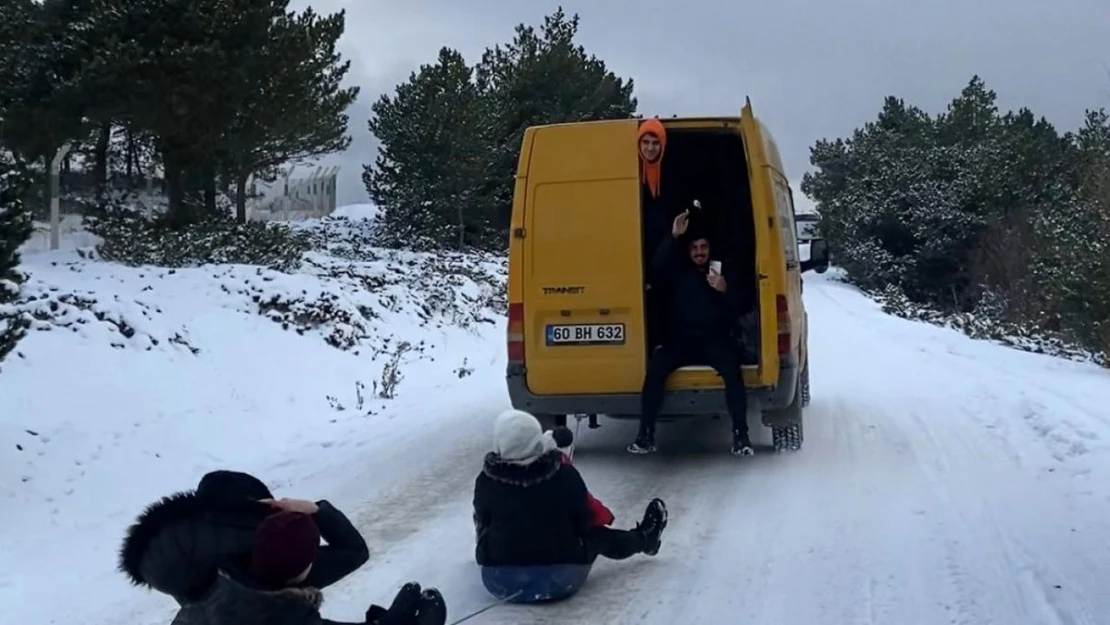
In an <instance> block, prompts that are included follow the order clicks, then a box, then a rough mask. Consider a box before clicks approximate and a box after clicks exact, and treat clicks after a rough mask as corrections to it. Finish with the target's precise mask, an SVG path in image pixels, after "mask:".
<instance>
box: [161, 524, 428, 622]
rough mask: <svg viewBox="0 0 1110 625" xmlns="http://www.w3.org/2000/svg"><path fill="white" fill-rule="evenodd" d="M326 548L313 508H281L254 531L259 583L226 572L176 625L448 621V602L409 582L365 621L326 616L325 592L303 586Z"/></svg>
mask: <svg viewBox="0 0 1110 625" xmlns="http://www.w3.org/2000/svg"><path fill="white" fill-rule="evenodd" d="M319 550H320V529H319V528H318V527H317V526H316V523H315V522H314V521H313V520H312V516H311V515H310V514H306V513H304V512H291V511H284V510H283V511H279V512H275V513H274V514H271V515H270V516H268V517H266V519H264V520H263V521H262V523H261V524H260V525H259V526H258V529H257V530H256V531H255V534H254V545H253V548H252V550H251V554H250V565H249V569H248V570H249V574H250V578H251V581H252V582H253V583H246V582H244V581H242V580H237V579H233V578H232V577H230V576H229V575H227V574H221V575H220V577H219V579H218V581H217V583H216V584H215V585H214V586H213V588H212V589H211V590H209V591H208V592H207V593H206V594H205V596H204V597H202V598H201V599H200V601H198V602H197V603H196V604H194V605H193V606H192V607H193V609H191V610H182V611H181V612H180V613H178V617H177V618H176V619H174V621H173V625H444V624H445V623H446V622H447V606H446V603H445V602H444V600H443V596H442V595H441V594H440V593H439V591H438V590H436V589H434V588H428V589H423V590H422V589H421V588H420V585H419V584H414V583H413V584H406V585H405V586H404V587H403V588H402V589H401V591H400V592H399V593H398V594H397V598H396V599H394V601H393V604H392V605H391V606H390V607H389V609H385V608H382V607H379V606H371V607H370V609H369V610H367V612H366V616H365V620H364V621H362V622H361V623H349V622H344V621H333V620H330V619H325V618H323V617H322V616H320V607H321V605H322V604H323V593H322V592H321V591H320V590H319V589H316V588H312V587H306V586H299V585H298V584H300V583H301V582H303V581H304V580H305V579H306V578H307V577H308V575H309V572H310V571H311V570H312V567H313V565H314V564H315V562H316V557H317V554H318V553H319Z"/></svg>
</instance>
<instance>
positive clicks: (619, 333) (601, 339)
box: [547, 323, 624, 345]
mask: <svg viewBox="0 0 1110 625" xmlns="http://www.w3.org/2000/svg"><path fill="white" fill-rule="evenodd" d="M547 344H548V345H624V324H623V323H584V324H575V325H559V326H547Z"/></svg>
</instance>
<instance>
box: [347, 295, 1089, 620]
mask: <svg viewBox="0 0 1110 625" xmlns="http://www.w3.org/2000/svg"><path fill="white" fill-rule="evenodd" d="M806 286H807V289H806V299H807V302H808V303H809V305H810V318H811V320H812V321H811V323H812V330H811V332H812V335H811V338H810V341H811V350H812V354H813V364H812V367H813V369H812V372H813V392H814V399H813V404H812V406H811V408H810V409H809V413H808V414H807V438H808V440H807V444H806V448H805V450H804V452H802V453H798V454H791V455H782V456H776V455H770V454H769V455H763V456H757V457H755V458H752V459H736V458H733V457H731V456H729V455H728V454H727V453H726V451H725V448H726V442H725V441H726V440H727V433H726V431H725V425H724V424H723V422H720V421H717V422H710V421H701V422H687V423H677V424H671V425H669V426H668V427H666V429H665V430H663V432H662V433H661V440H660V443H661V447H662V449H661V452H660V453H659V454H658V455H655V456H649V457H630V456H629V455H628V454H626V453H625V452H624V451H623V446H624V445H625V444H626V443H627V441H628V439H629V437H630V436H631V435H632V433H633V430H632V426H631V425H629V424H622V423H616V422H612V421H604V420H603V421H602V423H603V427H602V428H601V429H598V430H595V431H588V430H587V429H586V428H585V427H583V428H582V429H581V436H580V439H581V440H580V443H579V447H578V452H577V454H576V458H575V461H576V463H577V465H578V466H579V467H580V469H581V471H582V472H583V474H584V475H585V476H586V479H587V482H588V484H589V485H590V487H591V489H592V490H593V491H594V492H595V493H596V494H597V495H598V496H600V497H601V498H602V499H603V500H604V501H606V502H607V503H609V504H610V505H611V506H612V507H613V508H614V510H615V511H617V514H618V524H622V523H623V524H629V523H633V522H634V521H635V520H637V519H638V518H639V515H640V512H641V510H642V506H643V504H644V503H646V502H647V501H648V499H650V498H651V497H662V498H663V499H664V500H666V501H667V502H668V504H669V507H670V509H671V524H670V526H669V528H668V530H667V534H666V540H665V543H664V548H663V550H662V551H661V553H660V555H659V556H658V557H657V558H655V559H649V558H637V559H634V560H631V561H626V562H620V563H610V562H601V563H599V565H598V566H597V567H595V569H594V573H593V576H592V578H591V583H590V584H589V586H588V587H587V588H586V589H585V590H584V591H583V592H582V594H580V595H579V596H578V597H577V598H575V599H574V600H571V601H568V602H566V603H563V604H559V605H554V606H549V607H543V608H520V607H498V608H495V609H494V610H491V611H489V612H487V613H485V614H483V615H481V616H479V617H477V618H475V619H474V620H473V621H471V622H474V623H491V624H492V623H504V624H518V623H561V624H568V623H660V624H673V623H700V624H706V625H709V624H716V623H720V624H722V625H725V624H733V623H760V624H763V625H770V624H775V625H780V624H781V625H791V624H796V623H822V624H826V623H827V624H830V625H831V624H837V625H840V624H856V623H859V624H863V623H867V624H885V623H889V624H891V625H894V624H897V625H909V624H921V625H936V624H941V623H953V624H969V625H970V624H975V625H988V624H991V623H998V624H999V625H1013V624H1015V623H1022V624H1030V625H1031V624H1034V623H1044V624H1046V625H1064V624H1067V625H1078V624H1087V623H1090V624H1095V623H1106V622H1110V596H1107V595H1106V593H1104V592H1103V591H1104V589H1105V588H1106V585H1107V583H1110V557H1107V556H1108V555H1110V553H1108V547H1107V545H1108V543H1107V541H1106V536H1107V535H1110V532H1108V530H1110V506H1108V503H1107V502H1108V499H1107V495H1108V493H1110V485H1108V484H1107V483H1106V482H1105V481H1104V480H1099V478H1098V477H1097V476H1098V474H1099V473H1101V470H1100V469H1102V468H1103V467H1105V465H1106V459H1107V455H1106V446H1105V441H1106V440H1107V436H1106V435H1107V433H1108V421H1110V403H1108V400H1110V375H1107V373H1106V372H1104V371H1098V370H1097V369H1094V368H1091V367H1087V366H1083V365H1077V364H1073V363H1069V362H1065V361H1061V360H1055V359H1051V358H1046V357H1040V356H1034V355H1030V354H1024V353H1019V352H1016V351H1012V350H1007V349H1004V348H1000V347H996V346H993V345H989V344H985V343H981V342H973V341H970V340H968V339H966V338H964V337H962V336H960V335H958V334H956V333H954V332H951V331H946V330H943V329H939V328H933V327H929V326H925V325H921V324H915V323H911V322H907V321H904V320H900V319H896V318H893V317H889V316H886V315H883V314H882V313H881V312H880V311H879V310H878V307H877V305H876V304H874V303H873V302H871V301H870V300H867V299H865V298H863V297H862V296H860V295H859V294H858V293H856V292H855V291H854V290H853V289H852V288H851V287H848V286H845V285H842V284H837V283H834V282H830V281H827V280H824V279H822V278H808V277H807V285H806ZM501 401H502V400H501V399H500V397H494V398H491V400H490V402H489V403H488V405H482V403H481V402H478V403H475V404H473V405H470V406H466V407H465V410H464V411H463V413H464V414H465V413H467V412H470V411H473V412H472V414H466V415H465V416H463V415H459V416H461V417H462V418H459V419H452V421H453V427H452V428H445V429H444V430H443V431H441V432H440V433H439V435H440V436H445V435H446V436H457V437H458V438H457V439H456V442H457V444H456V445H455V446H454V447H453V449H452V450H451V452H450V453H446V454H443V455H440V456H438V461H435V460H431V459H428V460H427V461H426V462H425V463H418V464H422V465H421V466H418V467H414V472H413V473H412V474H411V479H410V481H409V482H408V483H406V484H398V485H396V486H397V488H396V489H395V490H394V493H395V494H394V495H385V496H383V497H381V498H379V499H377V500H372V501H370V502H368V503H367V504H366V506H365V507H364V508H362V513H361V514H360V515H359V521H360V522H362V523H363V528H364V530H365V531H366V533H367V537H368V538H369V539H370V540H371V541H372V542H373V543H374V550H375V555H374V558H373V561H372V563H371V564H370V565H369V566H368V567H367V570H366V571H365V572H363V573H360V574H359V575H357V576H355V577H354V578H353V579H351V580H349V581H348V582H347V583H345V584H344V585H343V586H342V587H340V588H337V589H336V590H335V591H334V592H332V597H331V598H330V601H331V602H332V606H333V607H336V608H338V605H337V604H343V605H344V606H346V605H350V606H351V608H352V609H354V608H355V607H356V606H361V605H362V604H363V603H364V602H365V601H366V599H367V598H368V597H367V594H366V591H367V589H376V590H377V592H378V594H379V595H380V594H384V593H386V591H387V590H388V589H392V588H393V587H394V586H396V585H397V584H399V583H400V582H401V581H403V580H407V579H419V580H424V581H426V582H428V583H434V584H437V585H439V586H440V587H441V588H442V589H443V590H444V591H445V593H446V595H447V596H448V597H449V599H450V600H451V607H452V614H453V616H455V617H459V616H462V615H463V614H464V613H465V612H468V611H470V610H471V609H474V608H478V607H481V606H482V605H484V604H485V603H486V602H487V601H488V599H487V597H486V595H485V593H484V591H483V590H482V588H481V585H480V583H479V581H478V579H477V575H476V571H475V568H474V566H473V564H472V560H471V548H472V544H473V528H472V526H471V522H470V514H469V513H470V508H469V506H470V493H471V484H472V480H473V477H474V472H475V470H476V468H477V466H478V462H479V459H480V457H481V454H482V453H483V452H484V451H485V449H486V444H487V443H486V438H487V435H488V423H489V416H490V415H491V414H492V413H493V412H494V411H496V410H497V409H499V408H500V407H501V405H502V404H501ZM452 430H454V433H453V434H452V433H451V431H452ZM431 434H432V433H429V435H431ZM418 449H419V447H413V448H412V450H411V453H412V455H413V456H417V455H419V456H421V457H424V458H427V456H424V455H423V454H421V453H420V452H419V451H418ZM398 494H399V495H398ZM344 611H346V610H344Z"/></svg>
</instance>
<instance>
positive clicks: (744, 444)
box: [732, 430, 755, 456]
mask: <svg viewBox="0 0 1110 625" xmlns="http://www.w3.org/2000/svg"><path fill="white" fill-rule="evenodd" d="M732 455H734V456H754V455H755V448H754V447H752V441H751V439H750V438H748V433H747V432H741V431H740V430H735V431H733V433H732Z"/></svg>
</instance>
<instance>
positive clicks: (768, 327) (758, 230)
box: [740, 101, 783, 387]
mask: <svg viewBox="0 0 1110 625" xmlns="http://www.w3.org/2000/svg"><path fill="white" fill-rule="evenodd" d="M740 129H741V131H742V132H743V135H744V147H745V149H746V150H747V154H748V172H749V180H750V182H751V189H752V212H753V218H754V220H755V224H756V225H755V247H756V260H755V263H756V271H757V272H758V277H757V279H758V292H759V302H758V304H757V309H758V310H759V334H760V336H759V347H758V349H759V368H758V370H757V374H756V380H754V381H753V380H751V379H750V378H747V377H745V382H747V383H748V384H750V385H753V386H762V387H768V386H774V385H775V383H776V382H778V368H779V354H778V343H777V338H776V337H777V333H778V324H777V323H776V321H775V320H776V319H778V315H779V310H778V304H777V302H778V300H777V298H776V297H775V296H776V294H777V291H776V288H775V281H774V280H773V277H774V276H777V275H779V274H781V272H782V271H783V268H782V267H780V266H779V265H780V264H781V263H782V258H783V255H782V248H781V247H780V246H779V244H778V236H777V233H776V232H775V229H774V224H775V216H776V213H775V196H774V189H773V187H772V185H771V177H770V169H771V168H770V165H769V163H768V155H767V154H766V150H765V146H764V142H763V134H762V133H761V132H760V130H761V129H760V124H759V121H758V120H757V119H756V118H755V114H754V113H753V112H752V104H751V102H750V101H748V102H746V103H745V104H744V109H743V111H742V112H741V113H740ZM753 382H754V384H753Z"/></svg>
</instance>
